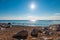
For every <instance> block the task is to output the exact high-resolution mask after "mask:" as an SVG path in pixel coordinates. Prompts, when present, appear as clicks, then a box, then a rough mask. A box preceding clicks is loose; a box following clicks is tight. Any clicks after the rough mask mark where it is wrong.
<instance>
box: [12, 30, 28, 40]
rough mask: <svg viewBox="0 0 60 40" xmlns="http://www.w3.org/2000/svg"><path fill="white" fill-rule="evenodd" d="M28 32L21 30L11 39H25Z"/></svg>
mask: <svg viewBox="0 0 60 40" xmlns="http://www.w3.org/2000/svg"><path fill="white" fill-rule="evenodd" d="M27 36H28V32H27V31H26V30H22V31H20V32H18V33H17V34H15V35H13V38H16V39H27Z"/></svg>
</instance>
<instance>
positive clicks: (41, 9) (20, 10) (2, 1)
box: [0, 0, 60, 20]
mask: <svg viewBox="0 0 60 40" xmlns="http://www.w3.org/2000/svg"><path fill="white" fill-rule="evenodd" d="M32 3H34V5H35V6H36V7H35V9H34V10H31V9H30V7H29V6H30V5H31V4H32ZM0 19H1V20H15V19H16V20H25V19H26V20H27V19H28V20H29V19H37V20H40V19H41V20H50V19H51V20H60V0H0Z"/></svg>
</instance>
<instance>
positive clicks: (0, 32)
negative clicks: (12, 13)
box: [0, 23, 60, 40]
mask: <svg viewBox="0 0 60 40" xmlns="http://www.w3.org/2000/svg"><path fill="white" fill-rule="evenodd" d="M22 30H25V31H27V34H28V36H25V37H27V38H26V40H49V39H50V40H58V39H60V24H53V25H49V27H42V26H39V27H37V26H36V27H33V26H19V25H12V24H10V23H7V24H6V23H0V40H20V39H21V37H22V38H24V37H23V36H20V39H16V38H13V36H14V35H16V34H18V33H19V35H22V34H24V35H25V33H24V32H22V33H21V31H22Z"/></svg>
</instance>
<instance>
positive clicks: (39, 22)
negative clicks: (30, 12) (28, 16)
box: [0, 20, 60, 26]
mask: <svg viewBox="0 0 60 40" xmlns="http://www.w3.org/2000/svg"><path fill="white" fill-rule="evenodd" d="M0 23H11V24H12V25H24V26H49V25H51V24H60V20H36V21H31V20H0Z"/></svg>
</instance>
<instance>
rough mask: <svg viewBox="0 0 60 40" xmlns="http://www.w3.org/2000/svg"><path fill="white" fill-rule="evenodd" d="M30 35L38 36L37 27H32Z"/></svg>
mask: <svg viewBox="0 0 60 40" xmlns="http://www.w3.org/2000/svg"><path fill="white" fill-rule="evenodd" d="M31 36H32V37H37V36H38V30H37V29H33V30H32V32H31Z"/></svg>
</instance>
